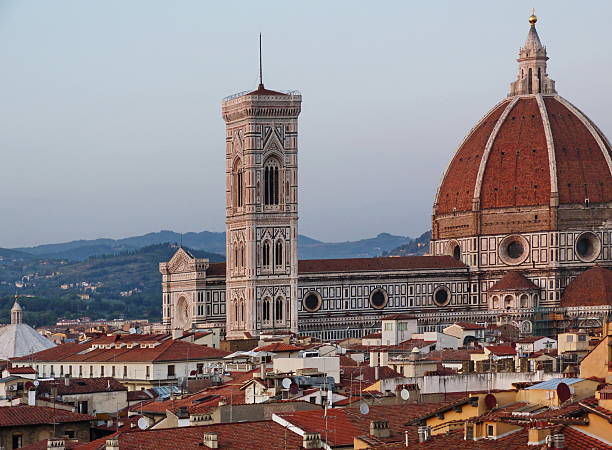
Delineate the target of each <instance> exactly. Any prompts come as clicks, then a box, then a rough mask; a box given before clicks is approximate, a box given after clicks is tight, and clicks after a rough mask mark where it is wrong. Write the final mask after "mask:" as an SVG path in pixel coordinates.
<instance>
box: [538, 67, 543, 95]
mask: <svg viewBox="0 0 612 450" xmlns="http://www.w3.org/2000/svg"><path fill="white" fill-rule="evenodd" d="M541 92H542V68H541V67H538V93H541Z"/></svg>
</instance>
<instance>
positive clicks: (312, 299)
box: [302, 291, 323, 312]
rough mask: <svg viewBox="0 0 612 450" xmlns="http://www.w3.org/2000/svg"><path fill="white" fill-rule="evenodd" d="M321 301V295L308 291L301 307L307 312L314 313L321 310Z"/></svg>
mask: <svg viewBox="0 0 612 450" xmlns="http://www.w3.org/2000/svg"><path fill="white" fill-rule="evenodd" d="M322 303H323V300H322V299H321V295H320V294H319V293H318V292H317V291H308V292H306V295H304V298H303V300H302V305H303V306H304V309H305V310H306V311H308V312H316V311H318V310H319V309H321V304H322Z"/></svg>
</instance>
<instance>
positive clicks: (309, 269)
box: [206, 256, 466, 277]
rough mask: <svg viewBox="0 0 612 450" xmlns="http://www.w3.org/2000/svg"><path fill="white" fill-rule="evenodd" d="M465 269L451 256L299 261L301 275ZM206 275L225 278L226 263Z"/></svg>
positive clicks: (464, 266)
mask: <svg viewBox="0 0 612 450" xmlns="http://www.w3.org/2000/svg"><path fill="white" fill-rule="evenodd" d="M465 268H466V265H465V264H463V263H462V262H461V261H457V260H456V259H455V258H452V257H450V256H398V257H380V258H342V259H303V260H300V261H298V273H299V274H311V273H334V272H384V271H391V270H432V269H465ZM206 275H207V276H219V277H223V276H225V263H224V262H222V263H211V264H210V266H209V267H208V270H207V271H206Z"/></svg>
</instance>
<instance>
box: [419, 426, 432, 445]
mask: <svg viewBox="0 0 612 450" xmlns="http://www.w3.org/2000/svg"><path fill="white" fill-rule="evenodd" d="M417 433H418V434H419V442H420V443H423V442H427V441H428V440H430V439H431V428H430V427H428V426H420V427H419V428H418V429H417Z"/></svg>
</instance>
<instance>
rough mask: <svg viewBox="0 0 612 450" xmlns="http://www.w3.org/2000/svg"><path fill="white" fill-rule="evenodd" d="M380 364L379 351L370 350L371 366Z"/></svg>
mask: <svg viewBox="0 0 612 450" xmlns="http://www.w3.org/2000/svg"><path fill="white" fill-rule="evenodd" d="M376 366H378V352H370V367H376Z"/></svg>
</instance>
